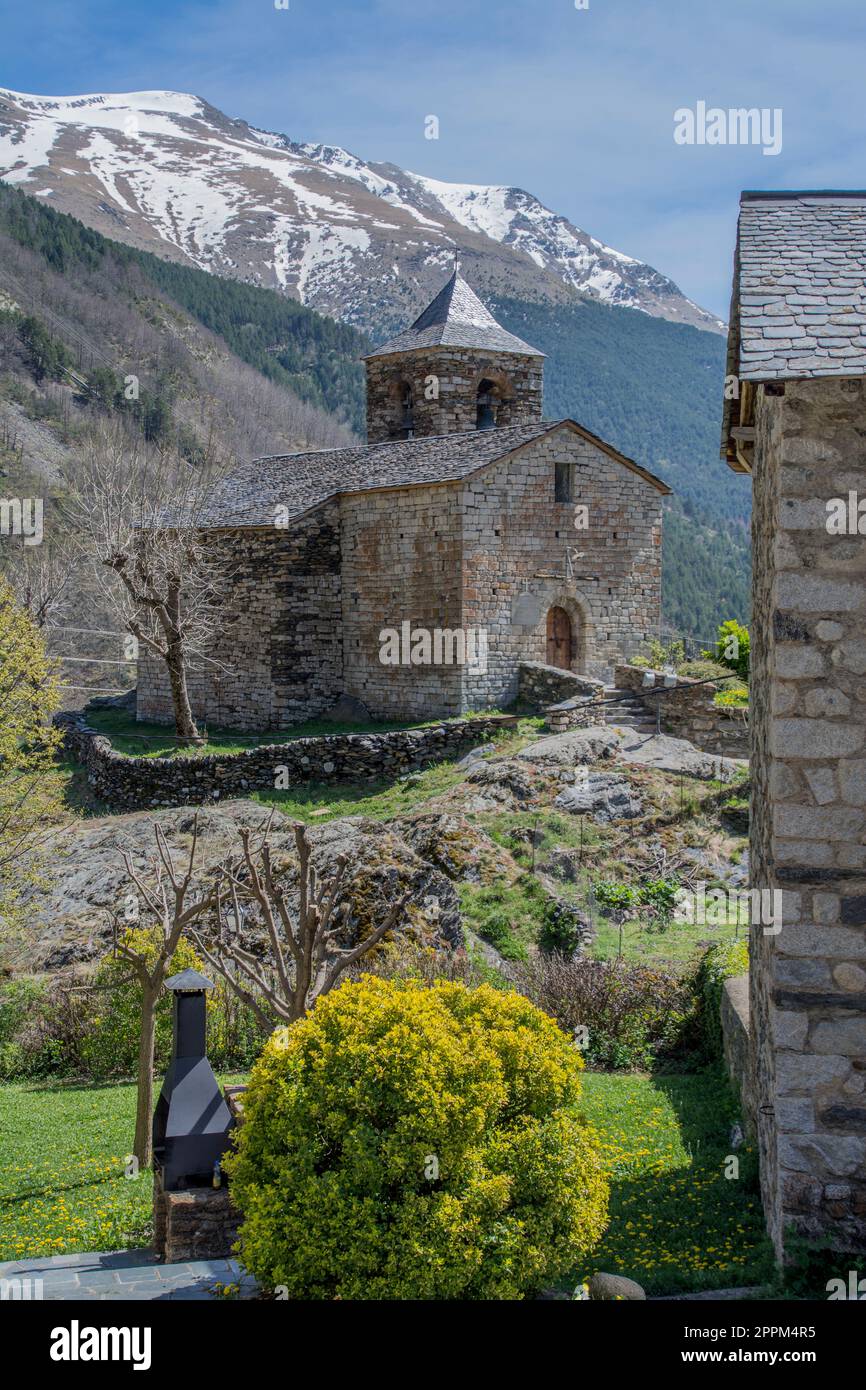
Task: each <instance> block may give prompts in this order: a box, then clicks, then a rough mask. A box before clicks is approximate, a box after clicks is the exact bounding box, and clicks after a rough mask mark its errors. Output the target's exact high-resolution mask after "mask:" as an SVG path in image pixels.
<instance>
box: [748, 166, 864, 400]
mask: <svg viewBox="0 0 866 1390" xmlns="http://www.w3.org/2000/svg"><path fill="white" fill-rule="evenodd" d="M730 331H731V337H732V343H731V346H732V348H733V352H732V355H731V364H729V368H728V370H729V372H733V373H735V374H736V375H738V376H739V377H740V379H741V380H742V381H773V380H780V379H784V378H785V377H789V378H791V377H817V376H861V375H863V374H864V373H866V193H832V192H827V193H744V194H743V195H742V200H741V206H740V221H739V233H738V238H737V258H736V264H735V273H734V297H733V306H732V313H731V330H730Z"/></svg>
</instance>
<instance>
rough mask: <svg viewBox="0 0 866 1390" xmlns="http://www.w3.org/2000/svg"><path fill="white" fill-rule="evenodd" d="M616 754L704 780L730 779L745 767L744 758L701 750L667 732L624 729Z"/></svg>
mask: <svg viewBox="0 0 866 1390" xmlns="http://www.w3.org/2000/svg"><path fill="white" fill-rule="evenodd" d="M618 756H619V758H620V759H621V760H622V761H623V762H626V763H640V764H641V765H642V766H644V767H657V768H658V769H659V770H660V771H661V772H685V773H686V774H687V775H688V776H689V777H700V778H703V779H704V780H709V779H710V778H712V777H716V778H718V779H719V781H721V782H731V781H733V780H734V778H735V777H737V776H738V774H739V773H740V771H741V770H742V769H743V768H747V767H748V766H749V764H748V761H747V759H745V758H721V757H718V756H717V755H716V754H714V753H703V752H701V750H700V749H699V748H696V747H695V745H694V744H693V743H690V742H689V740H688V739H687V738H671V737H670V735H669V734H653V735H652V736H651V737H650V738H647V737H646V736H645V735H644V734H640V733H636V732H633V731H632V730H626V731H625V732H624V735H623V738H622V740H621V742H620V747H619V749H618Z"/></svg>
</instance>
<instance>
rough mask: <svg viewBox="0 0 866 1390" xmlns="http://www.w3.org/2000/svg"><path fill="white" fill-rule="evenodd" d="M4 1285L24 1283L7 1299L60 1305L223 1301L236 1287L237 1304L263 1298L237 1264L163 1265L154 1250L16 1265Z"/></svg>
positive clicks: (6, 1269) (2, 1274)
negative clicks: (225, 1291)
mask: <svg viewBox="0 0 866 1390" xmlns="http://www.w3.org/2000/svg"><path fill="white" fill-rule="evenodd" d="M0 1280H9V1281H11V1280H20V1281H21V1285H20V1286H16V1285H12V1286H7V1285H3V1286H2V1293H3V1297H5V1298H7V1299H9V1298H11V1299H15V1298H25V1299H26V1298H27V1297H30V1298H31V1299H36V1298H41V1299H43V1300H45V1301H58V1302H60V1301H63V1302H76V1303H88V1302H100V1303H102V1302H106V1301H112V1302H114V1301H121V1302H127V1301H131V1302H141V1301H143V1300H147V1301H152V1300H161V1301H165V1300H172V1301H181V1300H186V1301H192V1300H198V1301H201V1300H204V1299H219V1300H223V1299H225V1298H226V1297H228V1295H226V1294H225V1293H223V1292H222V1289H223V1288H225V1287H232V1286H237V1292H236V1293H234V1294H233V1295H232V1296H233V1297H234V1298H236V1299H237V1298H240V1299H250V1298H255V1297H257V1295H258V1285H257V1283H256V1281H255V1279H254V1278H253V1276H252V1275H251V1274H247V1272H246V1270H245V1269H244V1268H243V1266H242V1265H240V1264H238V1262H237V1260H192V1261H189V1262H188V1263H183V1264H163V1263H161V1262H160V1261H159V1259H158V1258H157V1256H156V1255H155V1254H154V1252H153V1251H152V1250H110V1251H105V1252H103V1253H99V1252H95V1253H90V1254H86V1255H53V1256H49V1257H46V1258H44V1259H35V1260H16V1261H14V1262H11V1263H8V1264H0ZM39 1280H41V1287H40V1284H39V1283H37V1281H39ZM27 1281H29V1283H28V1282H27Z"/></svg>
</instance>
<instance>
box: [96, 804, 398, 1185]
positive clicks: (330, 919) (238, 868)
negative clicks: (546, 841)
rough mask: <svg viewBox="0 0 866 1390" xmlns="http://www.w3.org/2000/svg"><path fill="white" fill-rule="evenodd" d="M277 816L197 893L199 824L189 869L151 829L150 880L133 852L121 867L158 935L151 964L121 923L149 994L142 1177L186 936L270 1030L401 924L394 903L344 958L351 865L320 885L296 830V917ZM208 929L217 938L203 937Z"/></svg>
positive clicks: (141, 1055) (141, 1085)
mask: <svg viewBox="0 0 866 1390" xmlns="http://www.w3.org/2000/svg"><path fill="white" fill-rule="evenodd" d="M272 821H273V814H272V815H271V816H269V817H268V820H267V822H266V823H265V825H264V827H263V828H262V831H263V833H262V837H261V840H260V841H259V843H258V844H257V845H255V846H253V844H252V832H251V831H250V830H249V829H246V828H244V829H242V830H241V831H240V839H241V853H240V854H239V855H234V856H230V857H229V858H227V859H224V860H222V861H221V862H219V863H218V864H216V865H213V866H212V867H211V868H209V869H208V870H207V874H206V883H205V884H203V885H202V884H199V885H198V886H196V882H195V875H196V853H197V849H198V817H197V816H196V818H195V821H194V822H193V831H192V844H191V846H190V850H189V855H188V858H187V863H186V868H185V870H184V872H183V873H180V872H179V871H178V870H177V869H176V867H175V863H174V859H173V857H172V853H171V850H170V848H169V845H168V842H167V840H166V837H165V832H164V831H163V830H162V827H161V826H159V825H155V826H154V834H155V837H156V847H157V856H156V857H155V859H154V861H153V864H152V866H151V873H150V876H149V879H148V878H146V877H145V875H144V874H142V873H140V872H139V870H138V869H136V867H135V865H134V864H133V862H132V859H131V858H130V855H129V854H128V853H127V852H124V854H123V862H124V866H125V868H126V872H127V875H128V877H129V879H130V881H131V882H132V884H133V885H134V886H135V888H136V889H137V891H138V893H139V895H140V898H141V901H142V903H143V904H144V907H145V909H146V912H147V914H148V915H149V916H150V917H151V918H152V919H153V922H154V926H155V938H156V944H155V953H150V954H147V955H145V954H144V953H143V952H141V951H139V950H136V949H135V947H133V946H131V945H130V944H129V942H128V941H126V940H125V939H124V937H123V935H122V934H121V933H120V931H119V927H120V925H121V924H120V922H119V921H118V919H117V918H115V919H114V936H115V946H116V949H117V951H118V952H119V954H120V955H121V956H123V957H124V958H125V959H126V960H128V961H130V963H131V965H132V967H133V972H134V975H135V978H136V979H137V980H138V982H139V984H140V985H141V989H142V1003H141V1033H140V1036H139V1048H138V1098H137V1104H136V1114H135V1140H134V1143H133V1153H134V1154H135V1157H136V1158H137V1159H138V1162H139V1165H140V1167H142V1168H147V1167H150V1164H151V1162H152V1159H153V1149H152V1137H151V1118H152V1114H153V1066H154V1042H155V1037H156V1009H157V1005H158V1003H159V998H160V994H161V992H162V988H163V985H164V983H165V978H166V975H167V973H168V968H169V964H170V962H171V958H172V956H173V955H174V953H175V951H176V950H177V947H178V944H179V943H180V940H181V938H182V936H183V934H184V932H188V934H189V937H190V939H191V940H192V941H193V943H194V944H195V947H196V949H197V950H198V952H199V954H200V955H201V957H202V958H203V959H204V960H205V961H206V962H207V964H208V965H209V966H210V967H211V969H212V970H214V971H215V972H216V974H217V975H219V976H220V977H221V978H222V979H223V980H225V981H226V984H227V985H228V986H229V987H230V988H231V989H232V991H233V992H234V993H235V994H236V996H237V997H238V998H239V999H240V1000H241V1001H242V1002H243V1003H244V1004H246V1005H247V1006H248V1007H249V1008H250V1009H251V1010H252V1011H253V1013H254V1014H255V1016H256V1017H257V1018H258V1020H259V1022H260V1023H261V1024H262V1025H263V1026H264V1027H265V1028H266V1029H270V1030H272V1029H273V1028H275V1027H276V1026H277V1025H279V1024H280V1023H293V1022H294V1021H295V1020H296V1019H299V1018H302V1017H303V1015H304V1014H305V1013H306V1012H307V1010H308V1009H309V1008H311V1007H312V1005H313V1004H314V1003H315V1001H316V999H318V998H319V997H320V996H321V995H323V994H327V993H328V991H329V990H331V989H333V987H334V985H335V984H336V983H337V981H338V980H339V979H340V977H341V976H342V975H343V973H344V972H345V971H346V970H349V969H350V968H351V967H352V966H353V965H355V964H356V963H357V961H359V960H360V959H361V958H362V957H363V956H365V955H366V954H367V953H368V952H369V951H371V950H372V949H373V947H374V946H375V945H376V944H377V943H378V942H379V941H381V940H382V938H383V936H385V935H386V933H387V932H389V931H391V930H392V928H393V927H395V926H396V924H397V922H398V921H399V920H400V917H401V916H402V914H403V912H404V909H405V907H406V904H407V902H408V900H409V894H406V895H404V896H403V897H402V898H401V899H400V900H399V901H398V902H395V904H394V906H393V907H392V909H391V911H390V912H389V913H388V914H387V916H386V918H385V920H384V921H383V922H382V923H381V925H380V926H378V927H376V929H375V930H374V931H372V932H371V933H370V935H369V936H368V937H366V939H365V940H364V941H361V942H360V943H359V944H358V945H356V946H351V947H344V948H341V947H339V946H338V945H337V944H336V938H337V937H338V936H339V935H340V933H341V932H342V931H343V930H344V927H345V917H346V915H347V911H346V906H345V905H344V906H343V907H342V908H338V907H337V905H336V904H337V898H338V896H339V893H340V890H341V888H342V886H343V884H344V881H345V874H346V867H347V861H346V859H345V857H344V856H342V855H341V856H340V857H339V858H338V859H337V860H336V867H335V871H334V872H333V873H332V874H330V875H329V876H328V877H327V878H325V879H323V880H321V881H320V880H319V877H318V875H317V873H316V870H315V867H314V866H313V864H312V862H311V850H310V843H309V840H308V838H307V832H306V828H305V827H304V826H303V825H295V826H294V833H295V844H296V847H297V851H298V860H299V871H300V873H299V893H300V898H299V905H298V909H297V911H296V912H293V911H292V909H291V908H290V907H289V905H288V902H287V899H286V891H285V887H284V885H283V883H282V882H281V879H280V875H279V873H278V871H277V869H276V868H275V866H274V863H273V858H272V854H271V846H270V843H269V839H268V837H269V835H270V830H271V824H272ZM249 912H253V913H255V914H257V916H258V917H259V918H260V920H261V923H262V924H263V926H264V928H265V936H266V940H267V953H266V955H264V956H259V955H256V954H254V953H253V952H252V951H250V950H248V949H246V948H245V947H244V946H243V945H242V943H241V941H240V939H239V938H240V933H241V924H242V923H243V922H244V919H245V917H246V916H247V914H248V913H249ZM206 927H211V928H212V930H205V928H206Z"/></svg>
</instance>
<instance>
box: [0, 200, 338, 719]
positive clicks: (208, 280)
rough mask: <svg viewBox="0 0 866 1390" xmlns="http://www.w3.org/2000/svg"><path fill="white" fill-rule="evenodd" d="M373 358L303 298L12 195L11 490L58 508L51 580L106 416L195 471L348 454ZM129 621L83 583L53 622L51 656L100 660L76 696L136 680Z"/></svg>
mask: <svg viewBox="0 0 866 1390" xmlns="http://www.w3.org/2000/svg"><path fill="white" fill-rule="evenodd" d="M169 282H170V283H171V288H172V290H173V294H170V293H169V292H168V289H167V288H166V287H167V286H168V284H169ZM257 296H258V298H257ZM260 300H263V301H264V302H263V303H261V302H260ZM186 305H189V306H190V309H189V310H187V308H186V307H185V306H186ZM209 323H211V324H214V325H215V327H213V328H212V327H209V326H207V325H208V324H209ZM220 328H222V330H223V331H222V332H220ZM230 343H235V344H237V347H238V348H239V351H238V352H233V351H232V349H231V346H230ZM363 347H364V339H362V338H361V337H360V335H359V334H357V333H356V332H355V330H353V329H351V328H348V327H346V326H342V325H339V324H335V323H333V322H332V321H331V320H329V319H324V318H322V317H320V316H319V315H318V314H315V313H314V312H312V311H311V310H309V309H305V308H304V307H303V306H302V305H299V304H297V303H296V302H294V301H289V300H284V299H282V298H280V297H279V296H277V295H273V294H270V293H269V292H268V291H256V290H252V289H250V288H249V287H246V286H243V285H238V284H235V283H234V282H231V281H218V280H216V279H214V277H211V276H208V275H207V274H206V273H204V272H202V271H196V270H193V269H184V268H181V267H172V266H168V265H166V264H165V262H163V261H160V260H159V259H158V258H157V257H154V256H149V255H146V254H145V253H139V252H134V251H132V250H130V249H129V248H126V247H118V246H114V245H112V244H111V243H110V242H108V241H106V240H105V238H103V237H101V236H99V235H98V233H95V232H93V231H90V230H89V229H87V228H85V227H83V226H82V225H81V224H80V223H78V222H76V221H75V220H74V219H72V218H70V217H67V216H65V215H64V214H62V213H57V212H55V211H54V210H53V209H51V208H46V207H44V206H43V205H42V204H40V203H38V202H36V201H35V200H33V199H28V198H24V197H23V196H22V195H21V194H19V193H16V192H15V191H14V190H12V189H9V188H4V187H0V493H2V495H3V496H4V497H33V496H36V497H42V498H44V505H45V521H44V531H45V540H44V543H43V545H42V546H40V547H39V548H38V556H39V560H40V562H44V563H45V567H46V568H47V569H49V570H52V572H56V571H58V570H59V569H60V568H62V565H63V563H64V555H65V554H67V553H68V546H66V545H65V522H64V515H63V501H64V496H65V492H66V480H67V479H68V478H70V477H74V475H75V471H76V467H77V466H79V460H80V459H81V458H82V457H83V455H84V452H85V451H86V450H87V448H88V445H89V443H90V441H91V439H92V438H93V436H94V434H95V432H96V430H97V429H98V428H99V426H100V424H101V423H102V422H104V421H105V420H106V419H116V420H118V421H123V422H125V424H126V426H127V427H128V428H129V429H130V430H132V431H134V432H139V433H140V434H141V435H143V436H144V438H145V439H147V440H149V441H150V442H151V443H153V444H157V445H159V444H165V445H167V446H169V447H172V448H175V449H177V450H179V451H180V453H181V454H182V455H184V456H185V457H186V459H187V460H188V461H189V463H190V464H192V465H194V466H195V465H198V464H201V463H204V462H207V463H210V464H213V465H215V466H217V467H220V466H226V465H230V464H231V463H233V462H234V461H235V460H236V459H237V458H239V457H245V456H247V455H248V454H250V453H265V452H269V451H272V450H276V451H281V452H291V451H292V450H295V449H303V448H314V449H315V448H328V447H336V446H338V445H340V444H344V443H346V442H348V441H349V440H351V439H352V438H354V437H355V432H354V431H355V428H356V427H357V426H358V425H359V423H360V420H361V402H362V390H361V370H362V369H361V367H360V365H359V363H358V361H357V357H358V355H359V353H360V352H361V351H362V350H363ZM132 381H134V383H135V390H134V391H133V392H131V393H129V398H128V385H129V383H131V382H132ZM36 554H37V550H36V548H35V547H26V546H23V545H22V543H21V541H20V539H12V538H9V537H4V538H3V539H2V540H0V567H2V568H3V569H4V570H5V571H7V572H11V571H15V572H17V573H18V574H19V577H20V575H21V566H22V565H24V564H27V565H29V566H32V565H33V563H34V561H35V558H36ZM114 626H116V624H114V623H113V621H112V619H111V615H110V613H108V612H106V611H105V609H104V607H103V606H102V605H101V603H100V598H99V595H98V592H97V591H96V589H95V587H94V585H93V583H92V580H90V579H89V577H88V576H87V575H86V574H82V573H81V572H78V573H77V574H76V575H75V577H74V582H72V583H70V585H69V587H68V589H67V592H66V602H65V604H64V605H63V607H62V609H61V610H60V611H59V612H57V613H56V614H55V615H54V617H53V618H52V620H51V627H52V628H53V629H55V630H54V631H52V633H51V647H52V650H53V651H54V652H55V653H56V654H62V655H68V656H70V657H71V656H72V655H73V654H75V656H76V657H80V658H85V657H86V658H87V660H86V661H85V660H83V659H82V660H80V661H76V662H74V663H73V662H72V661H71V660H70V661H68V662H66V663H65V664H64V679H65V681H66V682H67V683H68V685H69V686H70V687H79V686H87V687H89V688H98V689H116V688H120V687H122V686H124V685H126V684H128V681H129V678H130V676H129V671H128V668H126V667H124V665H123V664H122V642H121V638H120V636H119V635H118V634H116V633H115V634H114V635H111V634H112V630H113V628H114ZM83 696H84V691H82V690H78V689H74V688H71V689H70V690H69V691H68V692H67V701H68V703H70V704H72V703H79V702H80V699H81V698H83Z"/></svg>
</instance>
